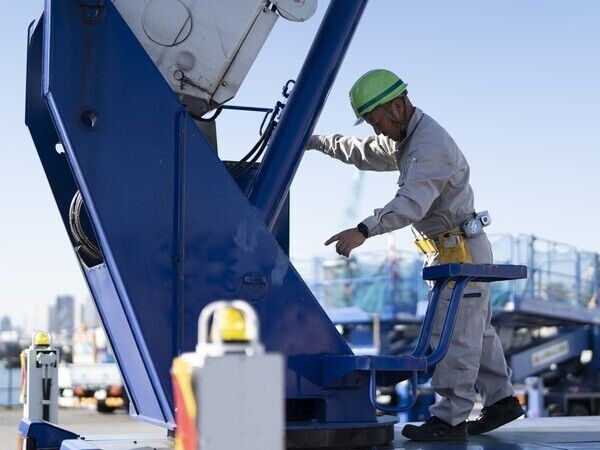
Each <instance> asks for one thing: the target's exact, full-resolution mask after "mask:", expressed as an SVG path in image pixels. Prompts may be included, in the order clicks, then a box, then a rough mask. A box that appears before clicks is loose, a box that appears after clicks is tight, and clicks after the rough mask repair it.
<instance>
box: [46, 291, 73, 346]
mask: <svg viewBox="0 0 600 450" xmlns="http://www.w3.org/2000/svg"><path fill="white" fill-rule="evenodd" d="M48 328H49V329H50V331H51V332H52V333H55V334H60V333H63V334H65V335H67V336H71V335H72V334H73V331H75V298H74V297H73V296H72V295H59V296H58V297H56V303H55V304H54V306H51V307H50V314H49V320H48Z"/></svg>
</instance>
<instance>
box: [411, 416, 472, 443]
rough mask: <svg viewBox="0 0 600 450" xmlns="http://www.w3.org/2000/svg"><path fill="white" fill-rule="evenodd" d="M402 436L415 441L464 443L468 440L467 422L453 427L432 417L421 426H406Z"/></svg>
mask: <svg viewBox="0 0 600 450" xmlns="http://www.w3.org/2000/svg"><path fill="white" fill-rule="evenodd" d="M402 435H403V436H404V437H407V438H409V439H412V440H413V441H463V440H465V439H466V438H467V422H463V423H459V424H458V425H455V426H452V425H450V424H449V423H446V422H444V421H443V420H441V419H438V418H437V417H435V416H431V418H430V419H429V420H428V421H427V422H425V423H424V424H423V425H421V426H416V425H405V426H404V428H403V429H402Z"/></svg>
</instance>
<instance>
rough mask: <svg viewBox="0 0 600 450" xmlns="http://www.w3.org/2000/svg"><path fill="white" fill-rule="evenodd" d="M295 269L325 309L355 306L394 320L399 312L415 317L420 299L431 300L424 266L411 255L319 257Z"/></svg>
mask: <svg viewBox="0 0 600 450" xmlns="http://www.w3.org/2000/svg"><path fill="white" fill-rule="evenodd" d="M295 266H296V268H297V269H298V270H299V272H300V273H301V274H302V276H303V277H304V279H305V280H306V281H307V284H308V286H309V288H310V289H311V291H312V292H313V293H314V294H315V296H316V297H317V299H318V300H319V302H320V303H321V304H322V305H323V306H324V307H325V308H341V307H352V306H354V307H359V308H361V309H362V310H364V311H365V312H367V313H377V314H379V315H380V316H381V317H391V316H392V315H393V314H396V313H399V312H404V313H411V314H414V313H415V312H416V305H417V302H418V300H419V299H423V298H427V285H426V284H425V282H424V281H423V280H422V277H421V270H422V267H423V264H422V262H421V260H420V259H418V258H416V257H415V256H414V255H412V254H410V253H408V252H406V253H404V252H394V253H392V254H388V255H385V256H383V257H382V256H381V255H379V254H376V253H358V254H356V255H352V256H351V257H350V258H349V259H346V258H341V257H340V258H333V259H324V258H315V259H313V260H312V261H310V262H309V261H295Z"/></svg>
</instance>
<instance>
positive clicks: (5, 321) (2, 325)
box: [0, 316, 13, 331]
mask: <svg viewBox="0 0 600 450" xmlns="http://www.w3.org/2000/svg"><path fill="white" fill-rule="evenodd" d="M12 328H13V327H12V323H11V321H10V317H8V316H2V318H1V319H0V331H10V330H12Z"/></svg>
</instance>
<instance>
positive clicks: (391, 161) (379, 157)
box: [309, 108, 475, 236]
mask: <svg viewBox="0 0 600 450" xmlns="http://www.w3.org/2000/svg"><path fill="white" fill-rule="evenodd" d="M310 142H311V144H309V145H311V146H310V147H309V148H313V149H315V150H320V151H322V152H323V153H325V154H327V155H329V156H331V157H333V158H336V159H339V160H340V161H342V162H345V163H347V164H353V165H355V166H356V167H358V168H359V169H361V170H374V171H392V170H398V171H399V172H400V177H399V178H398V191H397V192H396V196H395V197H394V198H393V199H392V200H391V201H390V202H389V203H388V204H387V205H385V206H384V207H383V208H378V209H376V210H375V212H374V214H373V215H372V216H369V217H367V218H366V219H364V220H363V221H362V222H363V223H364V224H365V225H366V226H367V227H368V229H369V236H374V235H378V234H382V233H387V232H390V231H393V230H397V229H400V228H403V227H406V226H407V225H413V227H414V228H415V229H416V230H417V231H418V232H420V233H421V234H423V235H425V236H433V235H436V234H439V233H442V232H444V231H447V230H450V229H452V228H454V227H456V226H458V225H460V224H462V222H464V220H466V218H467V217H468V215H469V214H471V213H473V212H474V211H475V210H474V206H473V190H472V189H471V186H470V184H469V165H468V163H467V160H466V159H465V157H464V155H463V154H462V152H461V151H460V149H459V148H458V146H457V145H456V143H455V142H454V140H453V139H452V138H451V137H450V135H449V134H448V133H447V132H446V130H444V129H443V128H442V127H441V126H440V125H439V124H438V123H437V122H436V121H435V120H433V119H432V118H431V117H429V116H428V115H427V114H424V113H423V111H421V110H420V109H418V108H415V111H414V113H413V115H412V117H411V119H410V122H409V125H408V130H407V137H406V138H405V139H404V140H403V141H402V142H399V143H398V142H395V141H393V140H391V139H389V138H387V137H385V136H381V135H379V136H371V137H368V138H366V139H358V138H356V137H353V136H342V135H339V134H334V135H319V136H314V137H313V138H312V139H311V141H310Z"/></svg>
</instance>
